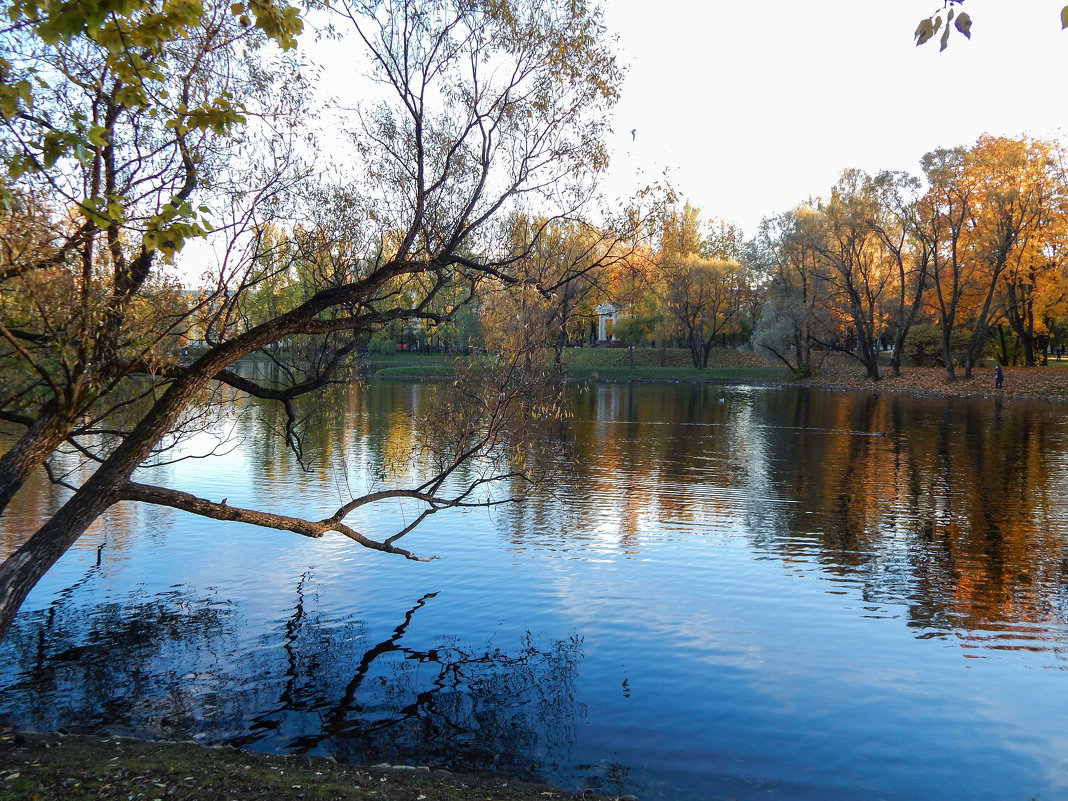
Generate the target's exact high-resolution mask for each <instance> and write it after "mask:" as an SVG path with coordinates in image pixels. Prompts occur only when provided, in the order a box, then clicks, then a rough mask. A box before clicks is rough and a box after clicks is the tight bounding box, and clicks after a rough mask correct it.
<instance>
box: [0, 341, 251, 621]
mask: <svg viewBox="0 0 1068 801" xmlns="http://www.w3.org/2000/svg"><path fill="white" fill-rule="evenodd" d="M248 339H252V338H251V337H249V338H248ZM239 355H240V352H239V351H238V349H237V348H235V347H234V346H233V345H232V344H231V345H230V346H229V347H226V346H224V347H223V348H220V350H219V351H218V352H216V353H213V354H210V356H206V357H204V358H203V359H201V361H200V362H199V363H197V365H196V366H195V367H194V368H193V369H191V370H190V371H189V372H188V373H186V375H185V376H183V377H182V378H180V379H179V380H177V381H176V382H175V383H174V384H172V385H171V386H170V387H169V388H168V389H167V391H166V392H164V394H163V396H162V397H161V398H160V399H159V400H158V401H157V402H156V403H155V405H153V407H152V408H151V409H150V410H149V412H148V413H147V414H146V415H145V416H144V417H143V418H141V421H140V422H139V423H138V424H137V426H136V427H135V428H134V430H133V431H132V432H131V433H130V435H129V436H127V437H126V439H125V440H123V442H122V444H121V445H119V447H118V448H116V449H115V451H114V452H113V453H112V454H111V455H110V456H109V457H108V458H107V459H106V460H105V461H104V462H103V464H101V465H100V467H99V468H97V470H96V472H95V473H93V475H92V476H91V477H90V478H89V480H88V481H86V482H85V484H83V485H82V486H81V487H80V488H79V489H78V491H77V492H75V493H74V495H73V496H72V497H71V498H70V500H68V501H67V502H66V503H65V504H64V505H63V506H62V507H61V508H60V509H59V511H58V512H56V513H55V514H54V515H53V516H52V517H51V518H50V519H49V520H48V522H46V523H45V524H44V525H43V526H41V528H39V529H38V530H37V532H36V533H34V535H33V536H32V537H30V539H29V540H27V541H26V542H25V543H23V545H22V546H21V547H19V549H18V550H16V551H15V553H13V554H12V555H11V556H9V557H8V558H7V559H6V560H5V561H4V563H3V564H2V565H0V639H2V638H3V637H4V635H5V634H6V632H7V629H8V627H9V626H10V625H11V622H12V621H13V620H14V619H15V615H16V613H17V612H18V610H19V607H20V606H21V605H22V602H23V601H24V600H25V599H26V596H27V595H28V594H29V593H30V590H32V589H33V588H34V586H35V585H36V584H37V582H38V581H39V580H40V579H41V577H42V576H44V574H45V573H47V572H48V571H49V570H50V569H51V568H52V566H53V565H54V564H55V563H56V562H57V561H58V560H59V558H60V557H61V556H63V554H64V553H66V552H67V550H68V549H69V548H70V547H71V546H72V545H73V544H74V543H75V542H77V541H78V538H79V537H80V536H81V535H82V534H83V533H85V530H86V529H87V528H89V526H90V525H92V523H93V521H94V520H96V519H97V518H98V517H99V516H100V515H101V514H103V513H104V512H105V511H106V510H107V509H108V507H110V506H111V505H112V504H114V503H115V502H116V500H117V499H118V489H119V487H120V486H123V485H124V484H125V483H126V482H127V481H128V480H129V478H130V476H131V475H132V474H133V471H134V470H136V469H137V467H138V465H140V464H141V463H142V462H143V461H144V460H145V459H147V458H148V456H149V455H150V454H151V453H152V449H153V448H154V447H155V446H156V443H158V442H159V440H160V439H161V438H162V437H163V436H164V435H166V433H167V432H168V431H169V430H171V427H172V426H173V425H174V423H175V421H176V420H177V419H178V417H179V415H180V414H181V412H182V409H184V408H185V407H186V405H187V404H188V403H189V402H190V400H191V399H192V398H193V397H194V395H195V394H196V393H197V392H198V391H200V390H201V389H202V388H203V387H204V386H206V385H207V384H208V383H209V382H210V381H211V380H212V377H213V376H214V375H215V374H216V373H217V372H218V371H219V370H221V369H223V367H225V366H227V365H228V364H229V363H230V362H233V361H234V360H236V358H237V357H238V356H239Z"/></svg>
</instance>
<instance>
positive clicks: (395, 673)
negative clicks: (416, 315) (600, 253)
mask: <svg viewBox="0 0 1068 801" xmlns="http://www.w3.org/2000/svg"><path fill="white" fill-rule="evenodd" d="M435 391H438V390H437V389H435V388H434V387H433V386H423V385H419V384H403V383H377V382H376V383H373V384H371V385H370V386H367V387H354V388H352V389H351V391H349V392H348V393H347V394H346V395H345V397H344V399H343V401H342V402H339V403H337V404H336V405H335V406H334V407H333V408H332V411H331V415H330V418H331V419H330V420H329V421H328V422H329V425H326V424H324V425H323V427H322V431H321V432H319V435H318V437H317V438H314V442H311V443H310V447H311V449H312V454H313V456H314V457H315V458H314V460H313V461H314V463H313V464H312V466H311V468H310V469H309V470H307V471H305V470H301V469H300V467H299V465H297V464H296V463H295V462H294V461H293V459H292V458H290V457H289V455H288V453H287V452H286V451H285V450H284V449H283V448H282V447H281V446H280V445H278V444H277V442H276V441H275V440H273V439H270V438H268V437H267V436H265V434H264V431H265V430H266V428H267V427H268V426H269V425H270V424H271V423H272V418H271V417H270V414H269V413H268V412H267V411H265V410H262V409H260V408H259V407H256V406H253V405H250V406H249V407H248V409H247V413H246V414H245V415H243V416H242V417H241V418H240V419H238V420H236V421H220V422H219V426H218V429H217V431H216V435H217V439H218V441H216V437H212V436H211V435H209V434H205V435H203V436H201V437H198V438H197V440H196V441H195V442H194V443H191V444H190V445H188V446H187V447H189V448H190V449H191V451H190V452H192V451H198V452H206V451H208V450H211V449H213V448H216V449H217V450H218V451H219V452H218V455H217V456H216V457H215V458H214V459H212V460H208V461H205V460H200V459H190V460H185V461H179V462H176V463H173V464H170V465H168V466H166V467H161V468H157V469H156V470H154V471H153V472H154V473H155V475H153V476H152V478H153V479H154V480H158V481H166V482H167V483H169V484H171V485H172V486H176V487H181V488H184V489H187V490H190V491H192V492H195V493H197V494H200V495H204V496H206V497H210V498H214V499H219V498H221V497H224V496H226V497H228V502H229V503H230V504H231V505H256V504H258V505H260V506H267V507H270V508H273V509H277V510H279V511H302V512H304V513H306V514H309V515H312V514H316V513H317V514H318V515H320V516H321V515H323V514H326V513H328V512H329V511H332V507H331V503H333V504H334V506H336V505H337V503H336V501H337V498H338V497H342V496H345V494H346V493H348V492H350V491H354V490H363V489H365V488H366V487H368V486H371V485H372V484H373V482H374V481H375V476H376V475H377V473H378V470H379V468H380V466H381V465H382V464H384V463H385V462H386V461H387V460H388V459H389V458H390V454H391V453H393V452H400V451H403V449H404V447H405V445H406V443H407V442H408V441H409V440H410V438H411V437H412V436H413V433H412V420H413V419H415V418H416V417H418V413H419V411H420V409H421V408H423V405H424V404H425V403H426V400H427V396H428V394H432V393H433V392H435ZM570 402H571V410H572V418H571V419H570V420H569V422H568V432H569V437H570V439H571V441H572V443H573V448H574V457H575V460H576V463H575V466H574V467H573V468H572V469H571V470H569V471H568V472H567V473H566V474H565V476H564V477H563V478H562V479H561V480H560V481H559V482H558V483H557V484H556V486H555V491H554V493H553V494H552V495H551V496H546V497H538V498H534V499H531V500H530V501H529V502H528V503H525V504H522V505H520V506H509V507H501V508H498V509H496V510H494V511H486V510H474V511H467V512H455V513H454V512H449V513H442V514H439V515H437V516H435V517H432V518H430V519H429V520H428V521H426V522H425V523H424V525H423V526H422V527H421V528H419V529H417V530H416V531H415V532H413V533H412V534H410V535H409V536H408V537H406V538H405V543H406V547H408V548H410V549H411V550H414V551H415V552H417V553H420V554H424V555H430V554H436V555H438V556H440V559H438V560H435V561H432V562H428V563H425V564H424V563H415V562H410V561H406V560H403V559H400V558H398V557H395V556H389V555H385V554H381V553H376V552H372V551H368V550H365V549H362V548H360V547H359V546H357V545H354V544H352V543H351V542H350V541H348V540H345V539H343V538H341V537H340V536H338V537H327V538H324V539H322V540H307V539H303V538H299V537H297V536H296V535H293V534H285V533H279V532H272V531H262V530H258V529H254V528H249V527H245V526H241V525H238V524H225V523H217V522H214V521H209V520H205V519H200V518H195V517H192V516H189V515H184V514H181V513H177V512H173V511H171V510H166V509H156V508H145V507H137V506H120V507H115V508H114V509H113V510H112V511H111V512H110V513H109V515H108V516H107V518H106V519H105V520H103V521H102V522H101V523H100V524H99V525H97V526H96V527H95V528H94V529H93V530H92V531H91V532H90V533H89V534H87V535H86V536H85V537H83V539H82V541H80V542H79V544H78V546H77V547H76V548H75V549H73V550H72V551H71V552H69V553H68V554H67V555H66V556H65V557H64V558H63V559H62V560H61V562H60V563H59V564H58V565H57V566H56V567H55V569H54V570H53V571H52V572H51V573H50V574H49V575H48V576H46V578H45V579H44V580H43V581H42V583H41V584H40V585H39V586H38V587H37V589H36V590H35V591H34V592H33V594H32V595H31V596H30V598H29V599H28V600H27V602H26V604H25V606H24V607H23V610H22V612H21V613H20V616H19V618H18V619H17V621H16V623H15V625H14V626H13V628H12V630H11V632H10V634H9V636H8V638H7V639H6V640H5V641H4V643H2V644H0V688H2V689H0V717H3V718H10V719H14V720H15V721H17V722H18V724H19V725H21V726H23V727H29V728H38V729H53V728H57V727H64V728H67V729H72V730H91V731H106V732H112V733H123V734H134V735H139V736H143V737H149V738H186V737H192V738H195V739H197V740H200V741H202V742H205V743H232V744H236V745H240V746H243V747H247V748H251V749H254V750H263V751H272V752H281V753H304V754H318V755H330V756H333V757H335V758H336V759H338V760H343V761H352V762H361V763H362V762H381V761H387V762H392V763H409V764H432V765H439V766H444V767H450V768H454V769H469V770H470V769H474V770H496V771H502V772H505V773H507V774H511V775H518V776H524V777H536V778H539V779H542V780H545V781H548V782H551V783H554V784H558V785H561V786H563V787H566V788H570V789H581V788H591V789H594V790H597V791H602V792H628V793H634V794H636V795H638V796H639V797H640V798H642V799H643V801H649V800H650V799H663V800H664V801H697V800H698V799H756V798H761V799H763V798H769V797H770V798H784V799H827V798H836V799H901V800H902V801H904V800H905V799H909V801H915V800H916V799H946V798H953V799H992V800H993V799H998V801H1003V800H1004V799H1020V801H1026V799H1029V798H1032V797H1035V798H1038V799H1053V798H1058V797H1060V798H1064V797H1066V795H1068V650H1066V648H1068V416H1066V415H1065V407H1064V406H1063V405H1055V404H1043V403H1040V402H1025V401H1018V400H1015V401H1010V400H1005V401H1002V400H1000V399H992V398H976V399H954V400H946V399H923V398H912V397H906V396H900V395H881V396H880V395H875V394H868V393H845V392H821V391H804V390H792V389H770V388H755V387H723V386H711V385H691V384H678V385H675V384H666V385H655V384H649V385H644V384H636V385H629V384H626V385H597V386H591V387H585V388H581V389H576V390H575V391H574V393H573V395H572V397H571V399H570ZM220 442H224V443H225V444H223V445H222V446H221V447H220V446H219V443H220ZM17 500H18V507H17V508H16V509H14V510H12V514H10V515H9V516H8V517H7V518H5V520H4V522H3V523H0V526H2V528H0V547H2V548H3V549H4V553H5V554H6V553H7V552H9V551H10V550H11V549H12V548H13V547H15V544H16V543H17V542H18V541H19V539H20V538H21V537H23V536H25V534H26V531H27V530H29V529H30V528H31V527H32V522H33V520H34V518H35V516H36V515H39V514H40V513H41V511H42V510H44V509H47V508H49V507H50V506H52V505H54V504H56V503H58V502H59V496H58V494H57V492H56V491H54V490H53V489H51V488H49V487H46V486H44V485H33V486H31V487H27V488H26V490H25V491H24V493H23V494H22V495H21V496H20V497H19V498H18V499H17ZM410 515H411V510H409V509H406V508H403V507H390V508H389V509H387V510H376V511H374V512H368V513H366V514H365V516H364V518H363V519H360V520H357V521H356V522H357V523H359V524H360V525H361V526H364V527H365V528H366V529H367V530H368V531H369V532H375V531H379V533H381V532H380V530H381V527H382V526H391V525H392V526H396V525H397V524H398V523H400V524H401V525H403V524H404V522H407V521H409V520H410V519H411V518H410Z"/></svg>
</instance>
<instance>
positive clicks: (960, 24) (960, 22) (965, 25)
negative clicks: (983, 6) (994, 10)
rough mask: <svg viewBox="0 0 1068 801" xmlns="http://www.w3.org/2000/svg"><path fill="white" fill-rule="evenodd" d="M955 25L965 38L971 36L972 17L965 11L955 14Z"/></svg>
mask: <svg viewBox="0 0 1068 801" xmlns="http://www.w3.org/2000/svg"><path fill="white" fill-rule="evenodd" d="M1066 10H1068V9H1066ZM956 25H957V30H958V31H960V32H961V33H963V34H964V37H965V38H966V39H971V38H972V18H971V17H969V16H968V14H967V12H965V11H962V12H960V14H958V15H957V23H956Z"/></svg>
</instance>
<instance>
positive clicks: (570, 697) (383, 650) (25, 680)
mask: <svg viewBox="0 0 1068 801" xmlns="http://www.w3.org/2000/svg"><path fill="white" fill-rule="evenodd" d="M91 572H92V571H91ZM89 579H90V576H87V578H86V580H89ZM312 581H313V578H312V576H310V575H309V574H305V575H304V576H303V577H302V578H301V579H300V582H299V584H298V587H297V591H296V599H295V603H294V607H293V611H292V614H291V616H290V617H289V618H288V619H287V620H285V621H282V622H281V625H280V626H279V629H278V630H275V631H272V632H269V633H268V634H265V635H264V636H262V637H261V638H259V640H258V641H253V642H252V643H250V644H247V645H246V646H245V647H241V646H239V650H235V643H238V642H240V640H239V639H238V638H237V637H236V635H237V634H238V632H239V629H240V628H241V627H242V625H243V620H242V616H241V613H240V611H239V610H238V609H237V608H235V607H234V606H233V605H232V604H230V603H229V602H226V601H221V600H219V599H218V598H215V597H199V598H197V597H193V596H192V595H191V594H190V593H189V592H188V591H187V590H184V589H177V588H176V589H172V590H171V591H169V592H167V593H164V594H162V595H159V596H156V597H150V598H149V597H143V596H141V595H137V594H131V595H130V596H129V597H128V598H127V599H126V600H125V601H124V602H122V603H102V604H97V605H95V606H94V607H93V608H92V609H86V608H84V607H83V606H81V605H78V604H76V603H74V602H72V601H71V600H70V597H71V593H66V594H65V595H64V597H61V598H59V599H57V600H56V602H55V603H54V604H52V606H50V607H49V608H48V609H45V610H40V611H38V612H35V613H32V614H28V615H23V616H22V617H20V618H19V620H18V622H17V624H16V626H14V627H13V628H12V629H11V631H10V632H9V634H8V638H7V646H8V647H7V648H6V649H5V651H6V654H5V655H6V656H7V657H8V658H7V660H6V664H0V675H4V676H6V677H7V680H6V681H5V682H4V685H5V686H4V688H3V689H0V715H7V716H12V717H14V718H16V719H18V720H19V721H20V725H23V726H28V727H34V728H38V729H42V730H51V729H57V728H64V729H67V730H76V731H106V732H109V733H115V734H127V733H129V734H137V735H138V736H149V737H152V736H155V737H160V738H167V737H182V738H185V737H189V736H194V737H197V738H198V739H199V738H203V739H208V738H210V739H211V740H212V741H222V742H226V743H229V744H232V745H237V746H242V747H251V748H253V749H260V748H262V749H264V750H270V751H284V752H290V753H300V754H320V755H321V754H329V755H331V756H333V757H335V758H337V759H339V760H341V761H345V762H351V763H366V762H369V761H375V762H377V761H381V760H385V761H393V762H405V763H415V764H431V765H435V766H442V767H456V768H463V769H465V770H493V771H501V772H505V773H508V774H511V775H517V776H531V777H533V776H536V775H538V773H539V772H540V771H541V770H542V769H543V768H544V767H545V766H546V765H549V764H559V763H560V762H561V761H563V760H566V758H567V751H568V749H569V748H570V745H571V743H572V742H573V741H574V736H575V727H576V725H577V723H578V722H580V720H581V718H582V716H583V709H582V706H581V705H580V704H578V703H576V701H575V700H574V695H575V692H574V681H575V673H576V668H577V665H578V662H579V660H580V659H581V658H582V640H581V637H578V636H572V637H570V638H568V639H563V640H557V641H554V642H551V643H549V644H548V646H543V645H542V644H540V643H539V642H538V640H537V638H536V637H535V636H533V635H532V634H530V633H529V632H528V633H527V634H526V635H525V636H524V637H523V638H522V640H521V642H520V643H519V645H518V646H517V647H516V648H514V649H513V650H510V651H509V650H505V649H502V648H499V647H494V646H493V645H492V644H491V643H490V644H486V645H484V646H480V647H472V646H470V645H469V644H466V643H464V642H463V641H462V639H461V638H459V637H453V638H446V637H443V638H439V641H438V642H436V643H435V644H434V645H433V646H430V647H427V646H414V645H410V644H406V638H407V636H408V629H409V626H410V625H411V623H412V621H413V619H415V618H416V616H417V615H418V613H419V611H420V610H421V609H423V608H424V607H425V606H426V605H427V604H429V603H432V602H433V599H434V597H435V596H436V593H430V594H427V595H425V596H423V597H422V598H420V599H419V600H418V601H417V602H416V603H415V604H414V605H413V606H412V608H411V609H409V610H408V611H407V612H405V613H404V614H403V616H402V620H401V622H400V623H399V624H398V625H397V626H396V628H395V629H393V631H392V633H391V634H390V636H389V637H387V638H385V639H383V640H382V641H381V642H377V643H375V644H374V645H372V646H370V647H367V638H366V636H365V634H364V633H363V631H362V625H361V624H360V623H359V622H354V621H351V620H349V621H347V622H338V621H330V620H326V619H324V616H323V615H321V614H320V613H319V612H318V611H317V610H316V609H315V604H314V600H313V599H309V597H308V596H307V588H308V586H309V584H310V583H311V582H312ZM73 589H75V588H72V591H73Z"/></svg>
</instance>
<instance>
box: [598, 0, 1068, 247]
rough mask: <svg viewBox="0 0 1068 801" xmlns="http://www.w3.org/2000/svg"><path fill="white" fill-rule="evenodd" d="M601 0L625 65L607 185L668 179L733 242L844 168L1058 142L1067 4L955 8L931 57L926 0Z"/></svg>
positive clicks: (930, 6) (822, 187)
mask: <svg viewBox="0 0 1068 801" xmlns="http://www.w3.org/2000/svg"><path fill="white" fill-rule="evenodd" d="M603 2H604V4H605V21H606V23H607V25H608V26H609V28H610V29H612V30H613V31H615V32H616V33H617V34H618V36H619V49H620V51H621V52H622V56H623V59H624V61H625V62H627V63H628V64H629V65H630V71H629V75H628V77H627V81H626V83H625V85H624V89H623V97H622V100H621V102H620V104H619V106H618V108H617V113H616V118H615V124H614V129H615V133H614V134H613V136H612V140H611V145H612V148H613V151H614V153H615V155H614V158H613V166H612V184H613V186H617V187H620V188H623V187H626V186H628V185H631V184H634V183H637V182H639V181H641V180H643V179H642V178H641V176H645V178H644V180H651V179H652V178H655V177H656V175H657V174H659V173H660V172H661V171H663V170H664V169H668V170H670V174H671V180H672V183H673V185H674V186H675V187H676V188H677V189H678V190H680V191H681V193H682V194H683V195H684V196H685V198H686V199H687V200H689V202H690V203H691V204H693V205H695V206H698V207H700V209H701V212H702V216H703V217H704V218H708V217H713V216H714V217H721V218H724V219H727V220H731V221H733V222H736V223H738V224H739V225H741V226H742V228H743V229H744V231H745V233H746V235H752V234H754V233H755V232H756V226H757V223H758V222H759V221H760V219H761V218H762V217H765V216H771V215H773V214H777V213H779V212H782V211H786V210H788V209H789V208H792V207H793V206H794V205H796V204H797V203H799V202H801V201H804V200H805V199H806V198H807V197H809V196H810V195H811V196H816V195H826V194H827V193H828V192H829V190H830V188H831V187H832V186H833V185H834V183H835V181H836V180H837V178H838V175H839V173H840V172H841V171H842V170H843V169H845V168H848V167H858V168H860V169H863V170H867V171H869V172H875V171H877V170H880V169H901V170H908V171H909V172H912V173H914V174H919V173H920V167H919V160H920V157H921V156H922V155H923V154H924V153H926V152H928V151H930V150H933V149H934V148H937V147H952V146H955V145H968V144H972V143H974V142H975V140H976V139H977V138H978V136H979V135H980V134H982V133H991V134H1001V135H1010V136H1017V135H1020V134H1022V133H1029V134H1031V135H1034V136H1041V137H1059V138H1064V139H1065V140H1066V141H1068V102H1066V101H1065V96H1064V80H1065V78H1066V77H1068V30H1066V31H1062V30H1061V25H1060V10H1061V8H1062V7H1063V6H1064V5H1065V3H1066V2H1068V0H967V1H966V2H965V3H964V5H963V7H962V8H963V10H965V11H967V12H968V13H969V15H970V16H971V17H972V20H973V27H972V38H971V41H968V40H967V39H965V38H964V37H963V36H961V35H959V34H958V33H957V31H956V30H954V31H953V32H952V35H951V37H950V43H949V47H948V48H947V49H946V51H945V52H942V53H939V51H938V41H932V42H928V43H927V44H926V45H924V46H922V47H916V46H915V45H914V40H913V32H914V31H915V29H916V25H917V23H918V22H919V21H920V19H921V18H922V17H925V16H930V15H931V14H933V13H934V12H935V11H937V10H938V9H939V8H940V7H941V6H942V3H941V1H940V0H878V1H876V0H808V1H807V2H805V1H804V0H761V1H760V2H751V1H750V0H730V2H728V0H656V2H648V0H641V2H639V0H603ZM631 129H636V134H635V136H634V138H633V139H632V137H631V133H630V131H631Z"/></svg>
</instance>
